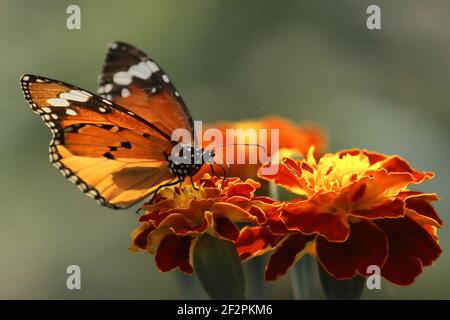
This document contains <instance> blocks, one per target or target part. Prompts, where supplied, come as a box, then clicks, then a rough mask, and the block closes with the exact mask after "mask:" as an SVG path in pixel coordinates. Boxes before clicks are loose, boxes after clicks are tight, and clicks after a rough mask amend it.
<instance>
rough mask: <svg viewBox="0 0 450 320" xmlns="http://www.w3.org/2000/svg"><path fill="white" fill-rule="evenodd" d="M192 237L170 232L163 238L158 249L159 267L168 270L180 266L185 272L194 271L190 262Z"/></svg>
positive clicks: (157, 261)
mask: <svg viewBox="0 0 450 320" xmlns="http://www.w3.org/2000/svg"><path fill="white" fill-rule="evenodd" d="M192 240H193V239H192V238H191V237H185V236H177V235H175V234H169V235H167V236H166V237H164V239H162V241H161V243H160V244H159V247H158V250H157V251H156V255H155V261H156V265H157V266H158V269H159V270H161V271H163V272H166V271H171V270H173V269H175V268H180V270H181V271H183V272H185V273H189V274H190V273H192V272H193V271H194V268H193V267H192V266H191V264H190V251H191V245H192Z"/></svg>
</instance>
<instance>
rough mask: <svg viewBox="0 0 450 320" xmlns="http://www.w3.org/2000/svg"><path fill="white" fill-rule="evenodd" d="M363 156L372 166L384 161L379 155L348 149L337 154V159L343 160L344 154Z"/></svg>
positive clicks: (384, 157)
mask: <svg viewBox="0 0 450 320" xmlns="http://www.w3.org/2000/svg"><path fill="white" fill-rule="evenodd" d="M361 153H362V154H364V155H365V156H367V158H368V159H369V163H370V164H371V165H373V164H374V163H377V162H380V161H383V160H384V159H386V156H385V155H383V154H381V153H376V152H371V151H367V150H359V149H350V150H344V151H341V152H339V157H340V158H343V157H344V156H345V155H346V154H349V155H352V156H356V155H358V154H361Z"/></svg>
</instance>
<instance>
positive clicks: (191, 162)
mask: <svg viewBox="0 0 450 320" xmlns="http://www.w3.org/2000/svg"><path fill="white" fill-rule="evenodd" d="M214 157H215V152H214V150H205V149H203V148H200V147H198V146H193V145H183V146H181V148H180V149H179V150H178V152H176V153H175V154H172V155H171V156H169V157H168V159H167V160H168V162H169V168H170V170H171V171H172V173H173V174H174V175H175V176H176V177H178V178H180V179H181V180H184V178H186V177H192V176H194V175H195V174H196V173H197V172H198V171H199V170H200V168H201V167H202V166H203V164H205V163H206V164H212V163H213V162H214Z"/></svg>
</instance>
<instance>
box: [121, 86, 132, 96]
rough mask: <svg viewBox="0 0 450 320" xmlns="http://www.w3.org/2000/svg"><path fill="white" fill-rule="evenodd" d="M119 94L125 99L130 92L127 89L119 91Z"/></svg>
mask: <svg viewBox="0 0 450 320" xmlns="http://www.w3.org/2000/svg"><path fill="white" fill-rule="evenodd" d="M121 94H122V97H124V98H126V97H129V96H130V94H131V92H130V90H128V89H127V88H123V89H122V91H121Z"/></svg>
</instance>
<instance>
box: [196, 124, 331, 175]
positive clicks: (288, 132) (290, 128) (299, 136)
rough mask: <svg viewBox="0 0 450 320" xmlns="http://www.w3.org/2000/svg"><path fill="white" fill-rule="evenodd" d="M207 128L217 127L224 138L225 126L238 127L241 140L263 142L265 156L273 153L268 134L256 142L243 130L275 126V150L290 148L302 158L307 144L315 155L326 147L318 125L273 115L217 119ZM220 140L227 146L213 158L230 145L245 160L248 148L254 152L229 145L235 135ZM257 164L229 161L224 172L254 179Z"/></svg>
mask: <svg viewBox="0 0 450 320" xmlns="http://www.w3.org/2000/svg"><path fill="white" fill-rule="evenodd" d="M208 127H209V128H216V129H218V130H220V131H221V133H222V135H223V137H224V139H225V138H227V137H226V130H227V129H234V130H237V129H242V130H243V133H242V134H241V135H240V138H241V139H243V141H245V143H252V142H256V143H258V144H261V145H264V147H265V148H266V151H267V156H268V157H271V156H273V154H272V153H271V151H272V150H271V146H272V144H271V143H272V142H271V137H270V134H268V137H267V141H260V140H259V137H257V141H252V139H250V136H249V132H248V131H247V130H248V129H255V130H260V129H267V130H268V131H270V130H272V129H279V149H290V150H291V152H292V153H297V154H299V155H300V156H302V157H303V156H305V155H306V153H307V152H308V150H309V148H310V147H311V146H315V150H316V154H317V155H321V154H323V152H324V151H325V149H326V147H327V135H326V132H325V130H324V129H322V128H321V127H320V126H319V125H317V124H312V123H306V124H301V125H295V124H293V123H292V122H290V121H288V120H286V119H284V118H281V117H275V116H274V117H267V118H264V119H261V120H247V121H238V122H219V123H213V124H210V125H209V126H208ZM268 133H270V132H268ZM209 143H210V141H204V145H208V144H209ZM223 143H224V144H227V145H228V146H227V147H222V148H217V149H216V153H217V154H216V158H218V159H219V158H221V159H224V158H225V157H224V156H223V155H225V154H226V152H227V151H231V149H230V148H234V149H233V150H234V154H237V152H243V151H245V152H246V159H248V158H249V156H248V154H249V151H255V150H256V151H258V150H257V149H255V148H256V147H254V146H247V147H242V146H240V147H239V146H235V147H233V146H230V144H235V143H238V139H237V137H235V138H234V139H233V137H228V139H227V140H225V141H224V142H223ZM259 160H261V159H259ZM260 166H261V163H258V164H249V163H248V161H247V162H246V164H231V165H230V168H229V172H228V173H227V174H228V175H229V176H232V177H240V178H241V179H246V178H252V179H256V178H258V174H257V173H258V170H259V168H260ZM214 168H215V171H216V172H217V173H222V169H221V168H219V167H218V166H217V165H215V166H214ZM209 169H210V168H209V167H208V166H204V168H203V170H201V172H200V173H199V174H197V177H202V176H203V174H204V173H205V172H209ZM227 170H228V169H227Z"/></svg>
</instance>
